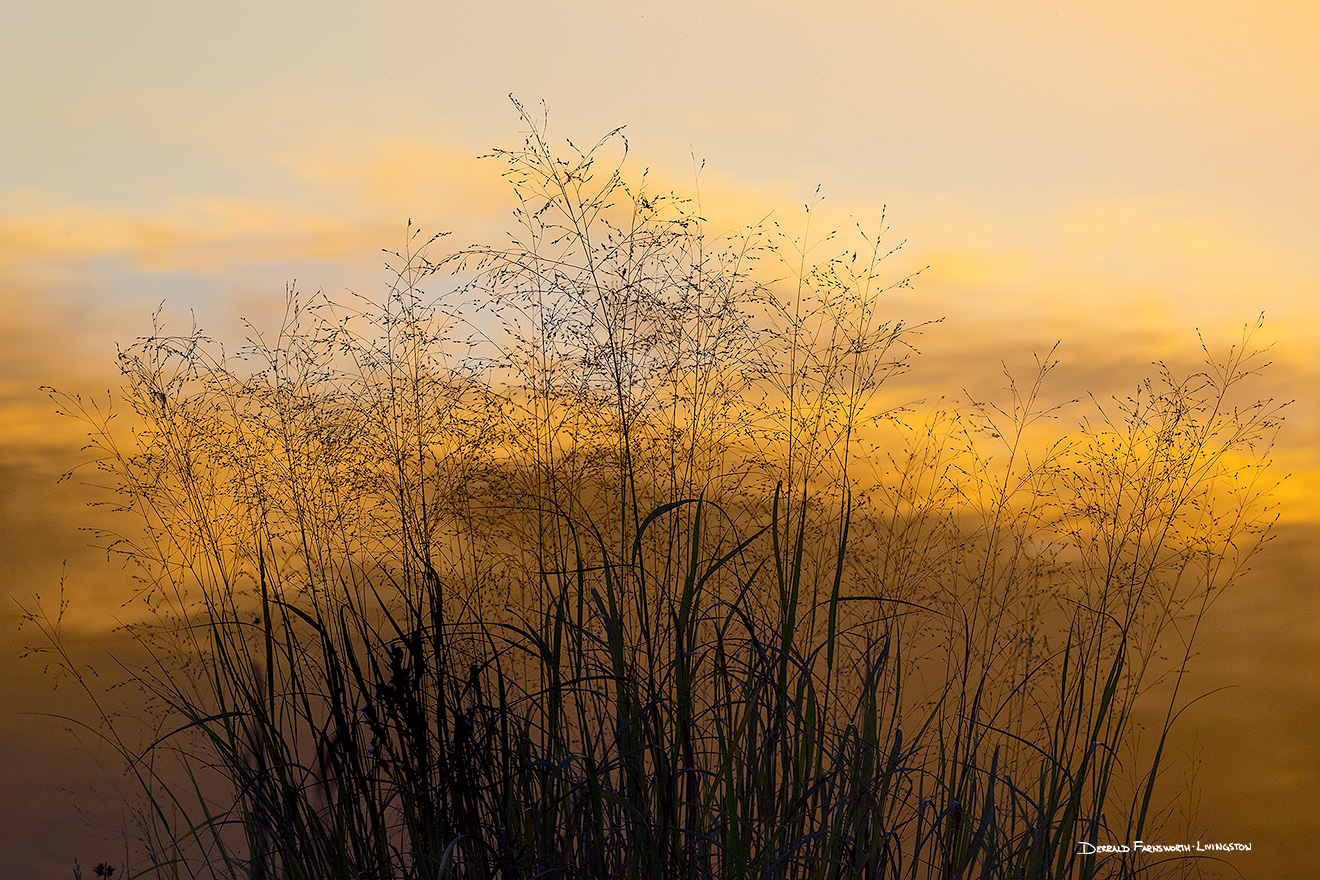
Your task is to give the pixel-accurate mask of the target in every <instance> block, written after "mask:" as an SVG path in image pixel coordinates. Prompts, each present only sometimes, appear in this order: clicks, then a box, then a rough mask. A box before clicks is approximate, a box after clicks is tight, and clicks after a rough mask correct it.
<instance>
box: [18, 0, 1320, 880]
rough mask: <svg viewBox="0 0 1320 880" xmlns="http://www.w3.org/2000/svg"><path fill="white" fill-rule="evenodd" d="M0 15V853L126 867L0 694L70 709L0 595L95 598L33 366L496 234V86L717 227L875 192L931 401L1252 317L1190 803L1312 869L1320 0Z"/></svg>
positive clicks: (234, 6)
mask: <svg viewBox="0 0 1320 880" xmlns="http://www.w3.org/2000/svg"><path fill="white" fill-rule="evenodd" d="M0 21H2V22H3V24H2V25H0V72H2V74H3V75H0V300H2V301H3V304H4V307H3V308H2V309H0V598H3V599H4V601H5V603H6V604H7V605H8V606H9V607H8V608H6V609H5V610H4V611H3V612H0V647H3V651H0V748H3V750H4V752H5V753H6V755H7V756H8V757H7V759H6V760H5V761H0V851H3V852H4V854H5V855H4V858H3V860H0V876H13V877H16V878H18V877H25V878H26V877H32V878H37V877H56V876H60V877H67V876H70V869H71V867H72V861H73V859H74V858H75V857H78V858H80V859H81V860H82V863H83V865H84V866H87V865H88V864H95V863H96V862H97V861H101V860H109V861H114V860H115V859H116V858H117V855H116V852H117V851H116V850H115V849H114V847H115V844H114V843H113V833H111V834H109V835H107V833H106V828H105V821H106V817H107V816H111V815H112V814H113V812H114V810H113V806H112V805H110V804H107V803H106V802H103V800H97V798H96V797H95V796H92V795H89V794H87V792H86V789H87V787H88V782H87V779H86V773H85V771H82V770H79V771H77V772H74V771H73V770H71V769H70V768H75V767H78V768H82V767H85V766H86V758H85V757H82V756H81V753H80V752H79V751H78V749H77V747H76V745H75V743H74V740H73V738H72V737H70V736H68V735H66V734H65V733H64V732H63V728H64V727H65V726H67V725H64V724H61V723H57V722H52V721H51V720H50V719H47V718H42V717H37V716H33V715H30V714H19V713H31V712H42V711H54V712H74V711H78V709H77V706H78V703H77V701H76V699H75V694H74V692H73V689H72V687H71V686H70V684H69V683H68V682H65V683H62V684H61V686H60V689H59V691H58V692H55V693H53V694H52V686H53V684H54V682H53V681H52V679H51V678H50V677H48V676H47V677H43V675H42V663H41V662H40V660H39V659H33V658H28V659H25V660H19V659H17V655H18V653H19V652H20V651H21V649H22V648H24V647H25V646H28V645H30V644H31V643H33V642H35V641H36V640H37V638H38V637H37V635H36V634H35V633H34V632H33V631H32V630H31V629H29V628H25V629H23V630H22V631H21V632H20V631H18V630H17V628H16V621H17V617H18V606H17V605H15V604H14V601H11V598H10V597H12V600H16V601H18V602H23V603H26V604H29V605H30V600H31V598H32V596H33V595H34V594H35V593H38V592H41V593H43V594H44V595H46V596H53V595H55V594H56V593H57V591H58V587H59V583H60V579H61V571H62V564H66V563H67V569H66V572H67V573H66V591H67V594H68V595H69V597H70V598H71V599H72V602H73V604H72V606H71V610H70V613H69V618H68V620H69V624H70V627H71V633H72V637H74V638H75V639H76V640H77V641H78V643H79V644H80V645H83V646H85V647H86V649H87V650H88V651H90V652H94V651H95V650H96V646H97V644H98V642H97V639H98V638H99V637H102V636H104V634H105V633H106V632H108V631H109V629H110V628H111V627H112V626H113V625H114V615H115V612H116V610H117V609H118V608H119V606H120V604H121V602H122V595H123V594H122V593H117V592H116V590H117V589H122V578H123V572H122V571H120V570H119V569H117V568H115V567H114V566H110V565H106V564H105V562H104V555H103V554H102V555H99V556H98V554H97V553H96V552H95V551H92V550H89V549H88V547H87V546H86V545H87V539H86V537H85V536H84V535H83V534H81V533H80V532H79V531H78V527H79V526H80V525H85V524H87V522H89V520H88V517H89V516H90V515H91V514H89V513H87V512H86V511H85V510H84V508H83V506H82V505H83V502H85V501H86V500H87V499H88V494H87V492H86V491H85V490H84V489H82V488H80V487H79V485H77V484H76V483H70V482H65V483H62V484H60V485H58V486H57V485H56V483H55V481H56V478H57V477H58V476H59V474H60V473H62V472H64V471H66V470H68V469H69V468H71V467H73V466H74V465H76V464H78V463H79V461H80V460H81V459H80V458H79V451H78V449H79V446H80V442H79V437H80V434H79V430H78V428H77V426H76V425H74V424H71V423H69V422H68V420H61V419H59V418H57V417H56V416H55V414H54V405H53V404H52V403H51V401H50V400H49V398H48V397H47V396H46V395H45V394H44V393H43V392H41V391H40V390H39V386H43V385H53V386H56V387H58V388H60V389H61V390H68V391H80V392H84V393H97V392H98V391H99V392H101V393H104V391H105V389H107V388H108V387H111V386H112V385H113V384H114V382H115V381H116V374H115V351H116V349H115V344H116V343H127V342H131V341H132V340H133V339H134V338H135V337H137V336H139V335H142V334H144V333H145V332H147V330H148V329H149V327H150V320H151V313H152V311H153V310H154V309H155V308H156V306H157V305H159V304H160V303H162V302H164V310H163V316H164V322H165V325H166V327H167V329H174V330H177V331H184V330H186V329H187V328H188V327H189V326H190V325H191V322H192V320H193V316H194V315H195V316H196V320H197V322H198V323H199V324H200V325H201V326H202V327H203V328H205V329H207V330H208V331H210V332H211V334H212V335H214V336H216V337H217V338H220V339H225V340H231V341H235V342H237V341H239V340H240V339H241V333H242V331H241V326H242V325H241V320H240V319H250V320H252V321H253V322H255V323H256V324H258V325H260V324H261V323H262V322H263V321H268V320H270V319H271V318H272V316H276V315H278V314H279V313H280V312H281V311H282V309H283V296H284V290H285V287H286V284H288V283H289V282H291V281H293V280H295V279H296V281H297V284H298V286H299V288H301V289H304V290H317V289H324V290H326V291H327V292H331V293H334V292H338V291H344V290H348V289H351V290H354V291H357V292H359V293H363V294H373V293H377V292H379V291H381V290H383V289H384V285H385V283H386V281H387V280H388V277H387V275H386V273H385V272H384V270H383V255H382V253H381V250H382V248H389V249H395V248H399V247H401V246H402V244H403V241H404V235H405V230H406V224H407V223H408V221H409V220H411V221H412V222H413V224H414V225H416V226H419V227H420V228H422V229H423V230H426V231H428V232H431V231H440V230H452V231H453V233H454V239H455V240H456V243H458V244H465V243H468V242H473V241H478V240H493V239H497V238H498V236H499V235H500V234H501V230H502V229H503V228H504V225H503V224H504V222H505V218H506V217H507V215H508V212H509V211H510V209H511V207H512V204H513V203H512V201H511V199H510V194H509V191H508V187H507V185H506V184H505V183H504V182H503V181H502V180H501V179H500V177H499V172H500V170H501V169H500V166H499V165H498V164H496V163H494V162H491V161H488V160H479V159H478V158H477V157H478V156H479V155H480V154H483V153H487V152H489V151H490V150H491V149H492V148H495V147H516V146H518V145H519V144H520V142H521V130H522V123H521V121H520V120H519V118H518V115H517V113H516V111H515V109H514V107H513V105H512V104H511V102H510V100H509V95H510V94H512V95H514V96H515V97H516V98H517V99H518V100H520V101H522V102H523V103H524V104H526V105H527V106H529V107H531V108H539V105H540V102H541V101H542V100H544V102H545V104H546V106H547V107H548V112H549V133H550V135H551V137H552V139H555V140H557V141H559V142H561V143H562V140H563V139H564V138H570V139H572V140H573V141H574V142H575V143H577V144H579V145H580V146H588V145H590V144H591V143H594V142H595V140H596V139H597V138H599V137H600V136H601V135H603V134H605V133H606V132H608V131H610V130H611V129H613V128H615V127H617V126H620V125H626V126H627V127H626V129H625V134H626V136H627V139H628V143H629V149H630V154H629V163H630V165H632V166H634V167H635V170H636V171H638V172H640V170H641V169H642V168H645V167H649V168H650V178H651V180H652V182H653V185H654V186H657V187H660V188H664V189H668V188H673V189H676V190H679V191H684V192H694V191H695V186H696V184H697V183H698V181H699V185H700V191H701V198H702V204H703V208H704V210H705V212H706V213H707V214H708V216H710V217H711V218H712V223H713V224H718V223H726V222H727V223H728V224H729V225H730V226H732V225H733V224H736V223H755V222H757V221H759V220H760V219H761V218H763V217H765V216H767V215H770V214H771V212H773V214H772V216H773V218H774V219H777V220H779V221H780V222H781V223H783V224H785V225H786V226H789V227H792V226H793V225H794V224H799V225H800V224H801V223H802V221H803V211H802V206H803V204H804V203H806V202H808V201H810V200H811V199H812V198H813V193H815V192H816V190H817V187H818V186H819V188H820V193H821V195H822V196H823V198H824V201H823V202H822V203H821V204H820V207H819V209H818V210H817V213H818V214H821V215H823V216H824V218H825V220H824V221H816V220H813V223H816V222H826V221H828V222H829V223H834V224H839V225H847V224H850V223H851V222H853V221H854V220H855V221H857V222H860V223H861V224H862V225H863V227H865V228H868V229H871V228H875V227H876V226H877V225H878V224H879V222H880V217H881V214H882V211H883V213H884V218H885V223H886V225H887V226H888V228H889V232H888V233H887V235H888V236H889V238H890V240H891V241H893V243H895V244H897V243H898V242H899V241H905V242H906V243H905V244H904V246H903V248H902V250H901V251H900V252H899V254H898V255H897V256H896V257H895V258H894V261H893V270H894V276H895V278H898V277H901V276H902V275H903V274H905V273H907V272H911V271H916V270H918V269H920V270H922V271H921V274H920V275H919V277H918V279H917V281H916V283H915V285H914V288H913V290H912V291H905V292H903V295H902V298H901V299H896V300H895V302H894V307H895V309H901V310H902V314H899V315H898V316H899V317H906V318H911V319H913V320H922V319H929V318H935V317H943V318H944V319H945V320H944V322H943V323H942V324H940V325H938V326H937V327H935V328H932V329H931V330H929V331H928V332H927V333H926V334H925V335H924V336H923V337H922V340H921V348H922V351H923V354H922V357H921V358H920V359H919V360H918V361H917V362H916V365H915V368H914V370H913V374H912V379H911V381H912V382H913V383H915V385H914V388H915V391H914V393H916V392H917V391H919V392H920V393H921V394H923V395H925V396H927V397H929V398H931V399H935V398H938V397H940V396H948V397H950V398H956V397H958V396H959V395H961V394H962V393H963V390H964V389H968V390H970V391H973V392H974V393H990V392H993V391H994V390H995V389H996V388H997V386H998V385H999V384H1001V383H1000V381H999V377H1000V374H999V371H1000V366H1001V362H1003V363H1006V364H1007V365H1008V366H1009V367H1010V368H1012V369H1016V370H1022V369H1025V368H1028V367H1029V366H1030V364H1031V363H1033V354H1034V353H1036V352H1044V351H1046V350H1048V349H1049V348H1050V346H1052V345H1053V344H1054V343H1055V342H1056V341H1061V345H1060V347H1059V349H1058V356H1059V358H1060V360H1061V362H1062V366H1061V367H1060V372H1059V376H1061V377H1062V378H1061V379H1060V380H1059V381H1060V383H1061V384H1060V385H1059V386H1058V387H1057V388H1056V389H1055V391H1054V392H1053V393H1055V394H1057V397H1058V399H1060V400H1062V399H1066V398H1069V397H1075V396H1077V395H1079V394H1082V393H1084V392H1087V391H1089V392H1093V393H1094V394H1096V396H1097V397H1100V398H1104V397H1105V396H1106V395H1110V394H1119V393H1126V392H1127V391H1128V390H1129V389H1130V387H1131V386H1132V385H1133V384H1134V383H1135V382H1136V381H1137V380H1138V379H1139V378H1140V377H1141V376H1143V375H1146V374H1147V373H1148V372H1149V369H1148V368H1149V365H1150V363H1151V362H1152V361H1155V360H1160V359H1163V360H1166V361H1168V362H1169V363H1171V364H1174V365H1177V366H1180V367H1182V368H1186V369H1192V368H1195V366H1196V364H1197V358H1198V357H1199V342H1198V336H1197V333H1198V331H1199V332H1200V333H1201V334H1202V335H1203V337H1204V338H1205V340H1206V342H1207V343H1208V344H1209V345H1210V346H1211V348H1212V350H1213V351H1215V352H1218V351H1222V350H1223V349H1225V348H1226V347H1227V346H1228V345H1230V344H1232V343H1234V342H1240V341H1241V338H1242V332H1243V327H1244V325H1247V324H1253V323H1254V322H1255V320H1256V318H1257V316H1258V315H1259V314H1260V313H1262V312H1263V313H1264V315H1265V322H1264V327H1263V329H1262V330H1261V331H1260V333H1259V334H1258V335H1257V336H1256V337H1255V339H1254V342H1256V343H1258V344H1262V345H1265V344H1272V345H1273V349H1272V351H1271V355H1270V360H1272V361H1273V363H1272V366H1271V367H1270V368H1269V370H1268V371H1267V373H1266V375H1265V378H1264V381H1262V382H1260V383H1259V389H1260V393H1261V394H1262V395H1264V396H1273V397H1275V398H1277V399H1279V400H1295V402H1294V403H1293V404H1292V405H1291V406H1290V407H1289V408H1288V410H1287V424H1286V425H1285V426H1284V428H1283V430H1282V432H1281V434H1280V436H1279V440H1278V443H1277V445H1276V448H1275V459H1276V464H1277V466H1276V473H1277V475H1278V476H1280V477H1282V476H1283V475H1284V474H1285V473H1286V474H1290V476H1289V477H1288V479H1287V481H1286V482H1285V483H1284V484H1283V486H1282V487H1281V488H1280V490H1279V492H1278V496H1277V497H1278V499H1279V501H1280V503H1281V507H1280V516H1281V519H1280V527H1279V531H1278V535H1279V538H1278V540H1276V541H1275V542H1274V544H1273V545H1271V546H1270V548H1269V549H1268V551H1267V552H1266V554H1264V555H1263V556H1262V557H1261V560H1260V564H1259V565H1258V567H1257V570H1256V571H1255V572H1254V573H1253V574H1252V576H1251V578H1250V579H1249V580H1247V581H1244V582H1243V583H1241V584H1240V585H1239V586H1238V589H1237V592H1236V593H1234V594H1232V595H1229V596H1226V597H1224V599H1223V601H1221V602H1220V603H1219V604H1217V605H1216V606H1215V607H1214V609H1213V610H1212V612H1211V615H1210V618H1209V619H1208V620H1207V623H1206V628H1205V630H1204V632H1203V633H1202V635H1201V636H1200V638H1202V639H1203V641H1202V642H1201V651H1202V659H1203V661H1204V665H1203V666H1201V667H1198V668H1199V669H1201V670H1203V671H1202V672H1200V673H1198V676H1197V678H1196V679H1195V682H1194V684H1195V686H1196V687H1198V688H1200V689H1201V690H1202V691H1209V690H1212V689H1214V688H1218V687H1229V688H1230V690H1227V691H1224V692H1221V693H1219V694H1216V695H1215V696H1213V697H1211V698H1209V699H1207V700H1205V701H1202V702H1201V703H1198V704H1197V706H1196V707H1195V711H1190V712H1188V713H1187V716H1186V717H1187V718H1188V719H1189V724H1191V725H1192V727H1193V728H1198V727H1199V734H1198V736H1197V741H1198V743H1199V746H1200V747H1201V748H1202V750H1203V751H1202V753H1201V757H1202V760H1203V765H1202V770H1201V772H1200V774H1199V777H1198V783H1199V785H1200V786H1201V788H1202V795H1201V803H1200V807H1201V812H1200V813H1199V814H1198V818H1199V820H1200V825H1201V826H1202V827H1205V828H1206V829H1207V831H1208V833H1209V834H1210V837H1211V838H1213V839H1218V840H1244V841H1251V842H1253V844H1254V850H1253V852H1252V853H1247V854H1241V855H1240V857H1239V858H1236V860H1235V861H1234V862H1233V865H1234V866H1235V867H1236V868H1237V869H1238V870H1240V871H1242V873H1243V875H1245V876H1248V877H1255V876H1259V877H1266V876H1269V877H1284V876H1295V877H1302V876H1304V874H1303V873H1302V872H1303V870H1304V869H1305V866H1306V865H1309V864H1311V863H1313V861H1314V859H1315V849H1316V846H1317V845H1320V820H1317V818H1316V815H1315V812H1314V810H1313V803H1314V797H1315V795H1314V792H1315V790H1316V786H1317V784H1320V775H1318V774H1317V770H1316V766H1317V765H1316V762H1315V760H1314V744H1315V743H1317V742H1320V700H1317V698H1316V695H1315V691H1314V686H1313V681H1314V678H1313V676H1314V675H1315V673H1316V671H1317V664H1320V623H1317V622H1316V620H1317V617H1316V613H1317V612H1320V596H1318V595H1317V586H1318V582H1317V578H1318V577H1320V554H1318V553H1317V550H1316V549H1315V548H1316V547H1317V546H1318V545H1320V541H1318V540H1317V539H1320V504H1318V503H1317V502H1316V501H1315V499H1316V498H1317V497H1320V455H1318V454H1317V449H1320V400H1318V399H1317V392H1316V390H1315V389H1317V388H1320V246H1318V243H1320V161H1317V157H1320V52H1317V50H1316V41H1317V39H1318V38H1320V5H1317V4H1314V3H1310V2H1291V3H1285V2H1269V0H1259V2H1256V3H1252V4H1249V5H1248V4H1244V3H1227V2H1218V0H1198V2H1183V0H1178V2H1174V0H1170V2H1162V3H1157V4H1152V3H1137V2H1128V0H1108V2H1104V3H1099V2H1075V3H1066V4H1065V3H1057V2H1056V3H1046V2H1003V3H997V4H986V3H971V2H943V0H934V2H921V3H919V2H885V0H878V2H871V3H862V2H841V0H820V2H814V3H786V2H779V0H770V2H767V0H761V2H756V3H752V2H675V3H665V4H658V3H656V4H653V3H645V4H644V3H628V2H618V0H614V2H561V3H545V2H542V3H525V2H505V0H495V2H490V3H456V2H434V3H397V2H381V3H375V4H350V3H343V2H339V0H322V2H317V3H303V2H283V3H275V4H271V3H255V2H247V0H231V2H228V3H225V4H193V3H164V2H135V0H128V2H121V3H114V4H109V3H93V2H86V0H84V2H62V0H46V2H42V3H14V4H9V8H7V9H6V10H5V13H4V15H3V17H2V18H0ZM537 112H538V113H539V112H540V111H539V109H537ZM703 162H704V169H703V170H701V172H700V175H699V177H698V175H697V173H696V170H695V169H696V166H698V165H700V164H701V163H703ZM926 267H928V268H926ZM117 579H118V580H117ZM15 756H17V758H16V759H15ZM80 810H81V811H83V812H81V813H80ZM84 821H85V822H86V823H87V824H85V825H84V824H82V823H84ZM98 823H99V824H98ZM111 832H113V829H111ZM103 840H110V841H111V842H110V843H108V844H106V843H101V842H99V841H103ZM121 850H122V848H121ZM1289 870H1291V871H1292V872H1293V873H1291V874H1290V873H1287V872H1288V871H1289ZM9 871H15V872H16V873H13V874H10V873H7V872H9Z"/></svg>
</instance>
